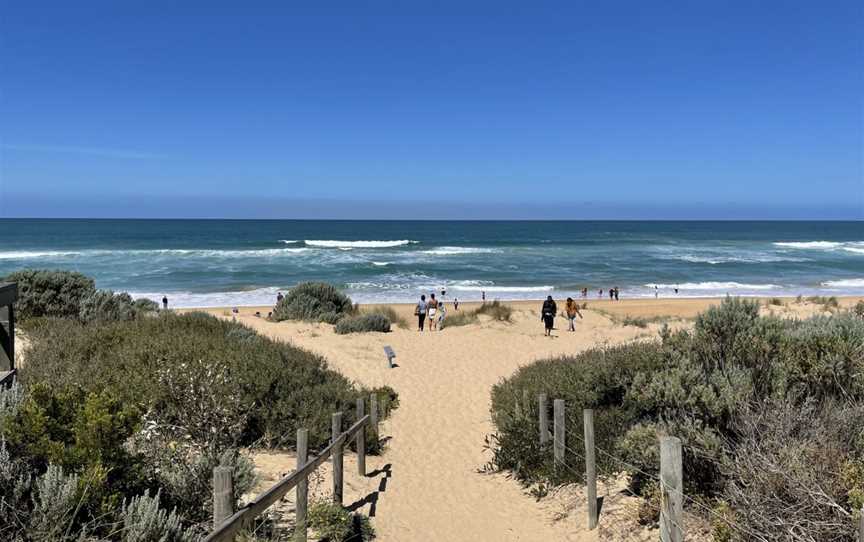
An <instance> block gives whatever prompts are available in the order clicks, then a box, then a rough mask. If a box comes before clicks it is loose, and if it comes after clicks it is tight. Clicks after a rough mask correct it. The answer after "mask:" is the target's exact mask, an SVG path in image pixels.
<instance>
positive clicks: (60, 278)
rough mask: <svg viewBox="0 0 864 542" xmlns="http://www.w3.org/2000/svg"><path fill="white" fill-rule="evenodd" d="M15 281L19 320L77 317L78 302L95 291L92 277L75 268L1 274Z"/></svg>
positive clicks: (8, 280) (79, 308) (25, 270)
mask: <svg viewBox="0 0 864 542" xmlns="http://www.w3.org/2000/svg"><path fill="white" fill-rule="evenodd" d="M2 281H5V282H17V283H18V301H16V302H15V309H16V310H17V311H18V317H19V318H20V319H21V320H28V319H30V318H38V317H40V316H48V317H56V318H77V317H78V314H79V312H80V311H81V303H82V301H84V299H86V298H87V297H88V296H90V295H92V294H93V293H94V292H95V291H96V284H95V283H94V282H93V279H91V278H89V277H87V276H85V275H82V274H81V273H76V272H74V271H51V270H47V269H24V270H21V271H15V272H14V273H10V274H8V275H6V276H5V277H3V278H2Z"/></svg>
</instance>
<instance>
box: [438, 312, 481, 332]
mask: <svg viewBox="0 0 864 542" xmlns="http://www.w3.org/2000/svg"><path fill="white" fill-rule="evenodd" d="M479 321H480V320H479V319H478V318H477V313H476V312H474V311H460V312H448V313H447V317H446V318H444V320H443V321H442V322H441V325H440V326H439V327H440V328H441V329H444V328H448V327H460V326H468V325H471V324H476V323H477V322H479Z"/></svg>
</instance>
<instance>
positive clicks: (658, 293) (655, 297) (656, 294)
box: [654, 284, 660, 299]
mask: <svg viewBox="0 0 864 542" xmlns="http://www.w3.org/2000/svg"><path fill="white" fill-rule="evenodd" d="M659 296H660V290H659V289H658V288H657V285H656V284H655V285H654V299H657V297H659Z"/></svg>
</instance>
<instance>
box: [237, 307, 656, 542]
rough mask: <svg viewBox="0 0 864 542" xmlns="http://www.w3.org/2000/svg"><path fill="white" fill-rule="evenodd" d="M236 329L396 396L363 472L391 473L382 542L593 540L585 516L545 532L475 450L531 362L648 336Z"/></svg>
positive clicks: (541, 520) (531, 330)
mask: <svg viewBox="0 0 864 542" xmlns="http://www.w3.org/2000/svg"><path fill="white" fill-rule="evenodd" d="M403 310H406V311H407V310H408V309H403ZM240 318H241V320H242V321H243V322H244V323H247V324H249V325H250V326H253V327H255V328H256V329H258V330H260V331H261V332H263V333H265V334H267V335H269V336H271V337H274V338H278V339H281V340H289V341H291V342H293V343H294V344H297V345H298V346H302V347H304V348H307V349H310V350H312V351H315V352H318V353H320V354H322V355H324V356H325V357H326V358H327V359H328V360H329V361H330V363H331V365H332V366H333V368H335V369H337V370H338V371H340V372H342V373H343V374H345V375H346V376H347V377H349V378H351V379H353V380H356V381H358V382H361V383H363V384H366V385H372V386H374V385H381V384H387V385H390V386H392V387H393V388H394V389H396V390H397V392H398V393H399V399H400V406H399V409H398V410H397V411H396V412H394V414H393V416H392V418H391V419H389V420H388V421H387V422H386V423H385V425H384V428H383V433H384V435H390V436H391V437H392V440H391V441H390V443H389V447H388V449H387V452H386V454H385V455H384V456H383V458H381V460H383V462H381V460H379V459H378V458H376V460H375V462H374V463H370V468H383V466H384V465H385V464H389V465H390V470H391V477H390V479H389V480H388V482H387V485H386V491H385V492H384V493H383V494H381V495H379V499H378V503H377V506H376V510H375V526H376V529H377V530H378V533H379V537H380V540H382V541H385V542H386V541H410V540H417V541H421V540H424V541H425V540H574V541H583V540H595V539H596V538H595V535H594V534H593V533H586V531H585V529H584V525H583V523H584V522H583V520H582V518H583V517H584V515H583V514H578V518H566V519H565V520H562V521H554V520H553V518H552V516H553V512H554V511H553V510H551V509H550V506H551V503H548V502H541V503H537V502H536V501H535V500H534V499H532V498H531V497H530V496H528V495H526V494H525V492H524V490H522V488H521V487H520V486H519V485H518V484H517V483H516V482H514V481H512V480H508V479H507V478H506V477H504V476H502V475H489V474H481V473H479V472H478V470H479V469H481V468H482V467H483V465H484V464H485V463H486V462H487V461H488V460H489V456H488V453H487V452H484V449H483V443H484V438H485V437H486V436H487V435H488V434H489V433H491V431H492V424H491V421H490V414H489V400H490V390H491V387H492V385H493V384H495V383H496V382H498V381H499V380H500V379H501V378H502V377H505V376H509V375H510V374H512V373H513V372H514V371H515V370H516V369H517V368H518V367H519V366H520V365H521V364H525V363H530V362H531V361H532V360H533V359H537V358H541V357H546V356H549V355H557V354H563V353H568V352H569V353H572V352H576V351H578V350H581V349H584V348H586V347H588V346H589V345H591V344H593V343H596V342H604V341H610V342H620V341H623V340H627V339H632V338H634V337H636V336H637V335H640V334H645V333H646V330H642V329H638V328H616V327H614V326H612V325H610V324H609V321H608V320H607V319H606V318H605V317H604V316H602V315H599V314H597V313H592V312H588V313H587V314H586V320H585V321H584V322H583V323H582V324H583V325H582V327H581V328H580V332H579V333H576V334H567V333H563V334H561V335H562V336H561V337H559V338H554V339H547V338H545V337H543V336H542V329H541V326H540V323H539V316H538V317H535V316H534V315H533V314H532V313H531V312H530V311H529V310H524V311H520V312H519V313H518V315H517V317H516V318H515V322H514V323H512V324H504V323H498V322H484V323H482V324H481V325H479V326H468V327H462V328H451V329H448V330H446V331H444V332H441V333H435V334H433V333H424V334H419V333H417V332H416V331H408V330H402V329H397V330H396V331H394V332H392V333H389V334H363V335H352V336H339V335H335V334H334V333H333V332H332V330H331V329H330V327H329V326H325V325H310V324H295V323H290V324H289V323H280V324H274V323H269V322H266V321H264V320H262V319H259V318H256V317H254V316H249V315H247V314H241V317H240ZM385 344H389V345H391V346H392V347H393V348H394V350H395V351H396V353H397V359H396V362H397V364H398V367H397V368H394V369H388V368H387V365H386V362H385V359H384V356H383V346H384V345H385ZM358 489H361V488H358ZM367 513H368V510H367Z"/></svg>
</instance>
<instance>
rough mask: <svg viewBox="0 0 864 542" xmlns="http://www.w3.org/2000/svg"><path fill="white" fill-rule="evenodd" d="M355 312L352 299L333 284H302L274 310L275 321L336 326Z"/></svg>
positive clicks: (291, 291)
mask: <svg viewBox="0 0 864 542" xmlns="http://www.w3.org/2000/svg"><path fill="white" fill-rule="evenodd" d="M354 312H355V308H354V305H352V304H351V299H350V298H349V297H348V296H346V295H345V294H343V293H342V292H340V291H339V289H337V288H336V287H335V286H333V285H332V284H327V283H325V282H302V283H300V284H298V285H297V286H295V287H294V288H292V289H291V290H290V291H289V292H288V294H287V295H286V296H285V297H283V298H282V300H280V301H279V302H278V303H277V304H276V307H275V308H274V309H273V319H274V320H276V321H277V322H281V321H283V320H305V321H308V322H325V323H328V324H335V323H336V322H338V321H339V320H340V319H341V318H342V317H343V316H346V315H350V314H353V313H354Z"/></svg>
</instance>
